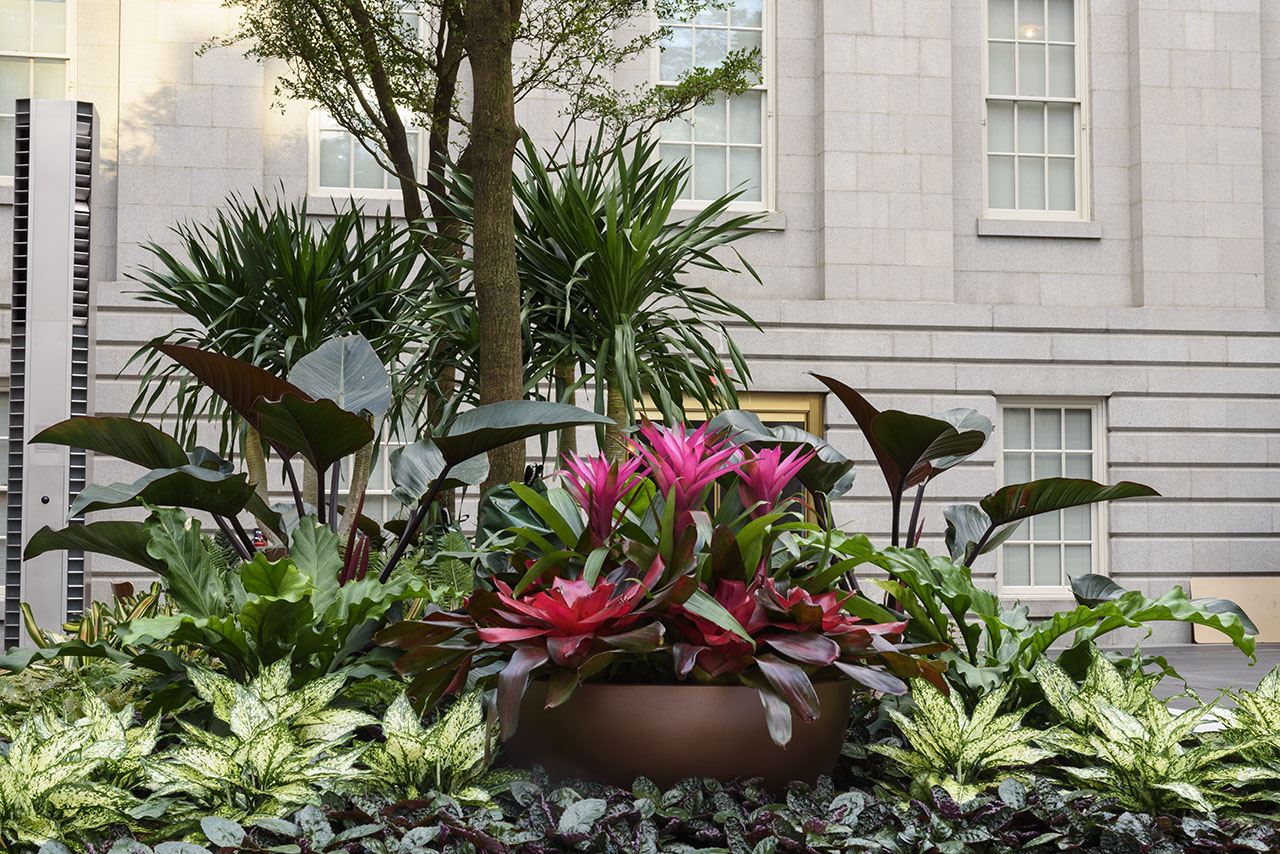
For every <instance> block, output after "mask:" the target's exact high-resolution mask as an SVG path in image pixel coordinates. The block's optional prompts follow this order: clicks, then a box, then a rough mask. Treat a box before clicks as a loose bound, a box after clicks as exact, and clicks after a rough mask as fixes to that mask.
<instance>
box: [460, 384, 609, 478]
mask: <svg viewBox="0 0 1280 854" xmlns="http://www.w3.org/2000/svg"><path fill="white" fill-rule="evenodd" d="M612 423H613V419H612V418H607V417H605V416H603V415H597V414H596V413H594V412H588V411H587V410H585V409H579V408H578V407H576V406H570V405H569V404H567V403H550V402H547V401H542V400H504V401H502V402H500V403H490V404H488V405H486V406H477V407H476V408H475V409H469V410H467V411H466V412H463V413H461V414H460V415H458V417H457V418H455V419H454V421H453V423H452V424H451V425H449V429H448V430H446V431H445V434H444V435H443V436H437V437H435V443H436V446H437V447H438V448H439V449H440V453H441V454H443V455H444V459H445V461H446V462H448V463H451V464H453V465H457V464H458V463H460V462H462V461H464V460H468V459H470V458H472V457H474V456H477V455H479V454H484V453H487V452H489V451H491V450H493V449H494V448H500V447H502V446H503V445H509V444H511V443H512V442H519V441H521V440H523V439H528V438H530V437H531V436H540V435H542V434H544V433H551V432H554V431H556V430H562V429H564V428H566V427H577V426H580V425H583V424H612Z"/></svg>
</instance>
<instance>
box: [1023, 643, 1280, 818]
mask: <svg viewBox="0 0 1280 854" xmlns="http://www.w3.org/2000/svg"><path fill="white" fill-rule="evenodd" d="M1035 675H1036V679H1037V680H1038V682H1039V684H1040V687H1041V688H1042V689H1043V691H1044V695H1045V699H1047V700H1048V701H1049V704H1050V705H1051V706H1053V708H1054V710H1055V711H1056V712H1057V713H1058V714H1059V715H1060V716H1061V717H1062V719H1063V720H1064V721H1065V722H1066V723H1067V725H1068V727H1070V728H1069V729H1058V730H1054V731H1051V732H1048V733H1046V734H1045V736H1044V743H1045V744H1047V745H1050V746H1052V747H1053V748H1054V749H1056V750H1058V751H1060V752H1061V753H1063V754H1071V755H1073V756H1074V764H1073V765H1070V766H1067V767H1065V768H1063V771H1064V772H1065V773H1066V774H1067V775H1068V777H1070V778H1071V779H1072V780H1073V781H1074V782H1077V783H1080V784H1082V785H1083V786H1085V787H1087V788H1090V789H1093V790H1095V791H1098V792H1100V793H1102V794H1104V795H1106V796H1107V797H1114V798H1116V800H1117V801H1118V802H1119V804H1120V806H1121V807H1122V808H1124V809H1127V810H1133V811H1135V812H1146V813H1153V814H1160V813H1178V812H1185V811H1188V810H1197V811H1200V812H1207V813H1213V812H1217V811H1218V810H1221V809H1224V808H1232V807H1236V806H1238V805H1239V804H1240V802H1241V801H1242V800H1246V799H1248V796H1247V795H1242V794H1241V792H1240V791H1239V790H1240V789H1242V788H1245V787H1247V786H1249V785H1251V784H1253V783H1256V782H1259V781H1262V780H1275V779H1277V777H1278V776H1280V775H1278V774H1277V772H1276V771H1275V770H1270V771H1269V770H1268V769H1267V768H1265V767H1263V766H1260V765H1257V764H1245V763H1242V762H1240V761H1238V760H1239V756H1240V754H1241V753H1242V752H1247V751H1248V750H1249V749H1250V748H1251V747H1254V746H1256V745H1258V744H1259V743H1260V742H1261V739H1258V738H1254V737H1252V736H1250V737H1247V738H1245V739H1243V740H1241V742H1240V743H1235V744H1233V743H1230V742H1222V741H1207V740H1205V739H1204V738H1202V737H1201V735H1199V734H1198V733H1197V731H1196V730H1197V728H1198V727H1199V726H1200V725H1201V724H1202V723H1203V722H1205V720H1206V719H1207V718H1210V717H1211V716H1212V715H1213V714H1214V706H1213V705H1212V704H1211V705H1208V706H1196V707H1194V708H1191V709H1187V710H1186V711H1183V712H1179V713H1176V714H1175V713H1174V712H1172V711H1170V710H1169V709H1168V708H1167V707H1166V706H1165V704H1164V703H1163V702H1161V701H1160V700H1159V699H1157V698H1156V697H1155V696H1154V695H1153V694H1152V688H1153V687H1154V684H1155V680H1154V679H1152V678H1150V677H1146V676H1142V675H1135V676H1132V677H1130V678H1128V679H1126V678H1124V677H1122V676H1121V675H1120V673H1119V672H1118V671H1117V670H1116V669H1115V667H1114V666H1113V665H1112V664H1111V663H1110V662H1109V661H1107V659H1106V657H1105V656H1104V655H1103V654H1102V653H1100V652H1098V651H1097V650H1095V651H1094V656H1093V661H1092V663H1091V664H1090V667H1089V671H1088V674H1087V675H1086V677H1085V681H1084V684H1083V685H1081V686H1079V687H1077V686H1076V684H1075V682H1074V681H1073V680H1072V679H1071V677H1070V676H1068V675H1067V674H1066V672H1065V671H1063V670H1062V668H1060V667H1058V666H1057V665H1056V664H1054V663H1053V662H1050V661H1047V660H1043V659H1042V660H1041V661H1040V662H1038V663H1037V664H1036V668H1035ZM1274 735H1275V732H1274V731H1273V732H1272V736H1273V737H1274Z"/></svg>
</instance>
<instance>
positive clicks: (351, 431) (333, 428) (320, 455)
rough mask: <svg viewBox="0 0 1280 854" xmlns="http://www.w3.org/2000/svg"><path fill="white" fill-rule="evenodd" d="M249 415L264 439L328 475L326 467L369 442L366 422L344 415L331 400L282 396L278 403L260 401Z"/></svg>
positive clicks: (348, 413) (370, 438)
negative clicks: (252, 416)
mask: <svg viewBox="0 0 1280 854" xmlns="http://www.w3.org/2000/svg"><path fill="white" fill-rule="evenodd" d="M253 411H254V413H255V414H256V415H257V417H258V430H259V432H261V433H262V435H263V436H264V437H265V438H267V439H269V440H270V441H272V443H273V444H281V445H284V446H285V447H289V448H293V449H294V450H296V451H297V452H298V453H300V454H302V456H303V457H305V458H306V459H307V461H308V462H310V463H311V465H313V466H315V468H316V471H319V472H325V471H328V469H329V466H331V465H333V464H334V463H336V462H337V461H338V460H341V459H342V458H343V457H346V456H349V455H351V454H354V453H355V452H356V451H358V450H360V449H361V448H363V447H364V446H365V445H368V444H369V443H370V442H372V441H373V436H374V432H373V426H372V425H370V424H369V421H368V419H366V418H364V417H362V416H360V415H355V414H353V413H351V412H347V411H346V410H344V409H342V408H341V407H339V406H338V404H336V403H334V402H333V401H332V400H307V399H306V398H303V397H299V396H298V395H296V394H286V395H285V396H284V397H282V398H280V399H279V400H266V399H260V400H259V401H258V402H257V403H255V404H254V406H253Z"/></svg>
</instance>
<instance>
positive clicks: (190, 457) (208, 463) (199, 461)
mask: <svg viewBox="0 0 1280 854" xmlns="http://www.w3.org/2000/svg"><path fill="white" fill-rule="evenodd" d="M187 461H188V462H189V463H190V464H191V465H193V466H197V467H198V468H202V469H208V470H209V471H216V472H221V473H222V474H235V473H236V466H235V463H233V462H231V461H230V460H224V459H223V458H222V457H221V456H220V455H219V454H218V453H217V452H216V451H212V450H210V449H208V448H206V447H204V446H203V445H197V446H196V449H195V450H194V451H192V452H191V453H189V454H187Z"/></svg>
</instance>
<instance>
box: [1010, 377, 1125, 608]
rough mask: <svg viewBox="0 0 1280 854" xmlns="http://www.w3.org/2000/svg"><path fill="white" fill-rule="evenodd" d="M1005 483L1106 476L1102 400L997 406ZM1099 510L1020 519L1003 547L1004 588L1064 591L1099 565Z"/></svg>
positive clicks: (1092, 508) (1029, 591)
mask: <svg viewBox="0 0 1280 854" xmlns="http://www.w3.org/2000/svg"><path fill="white" fill-rule="evenodd" d="M1000 435H1001V437H1002V438H1001V475H1002V477H1001V481H1000V482H1001V483H1002V484H1009V483H1026V482H1027V481H1031V480H1039V479H1041V478H1046V477H1075V478H1086V479H1089V480H1099V481H1101V480H1104V478H1103V477H1102V471H1101V468H1102V465H1103V457H1102V453H1101V451H1100V450H1099V441H1100V437H1101V435H1102V407H1101V404H1087V403H1086V404H1080V403H1055V402H1048V403H1044V404H1041V403H1038V402H1037V403H1023V402H1017V403H1007V404H1004V405H1002V406H1001V408H1000ZM1101 513H1102V507H1101V505H1098V504H1092V505H1086V506H1083V507H1071V508H1068V509H1066V510H1057V511H1054V512H1052V513H1044V514H1042V515H1039V516H1034V517H1032V518H1031V519H1028V520H1025V521H1023V522H1022V523H1021V524H1020V525H1019V526H1018V528H1017V530H1016V531H1015V532H1014V534H1013V536H1011V537H1010V538H1009V539H1008V541H1007V542H1005V544H1004V545H1002V546H1001V547H1000V588H1001V591H1002V592H1009V593H1014V594H1017V595H1026V594H1031V595H1034V594H1036V593H1041V594H1046V595H1047V594H1053V593H1058V594H1062V593H1064V592H1065V590H1066V588H1067V587H1069V585H1070V583H1071V581H1070V580H1071V579H1072V578H1074V577H1076V576H1078V575H1084V574H1086V573H1090V572H1098V571H1100V568H1101V565H1102V564H1101V557H1102V555H1101V549H1102V543H1103V537H1102V534H1101V530H1100V529H1101V526H1102V521H1103V519H1102V516H1101Z"/></svg>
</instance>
